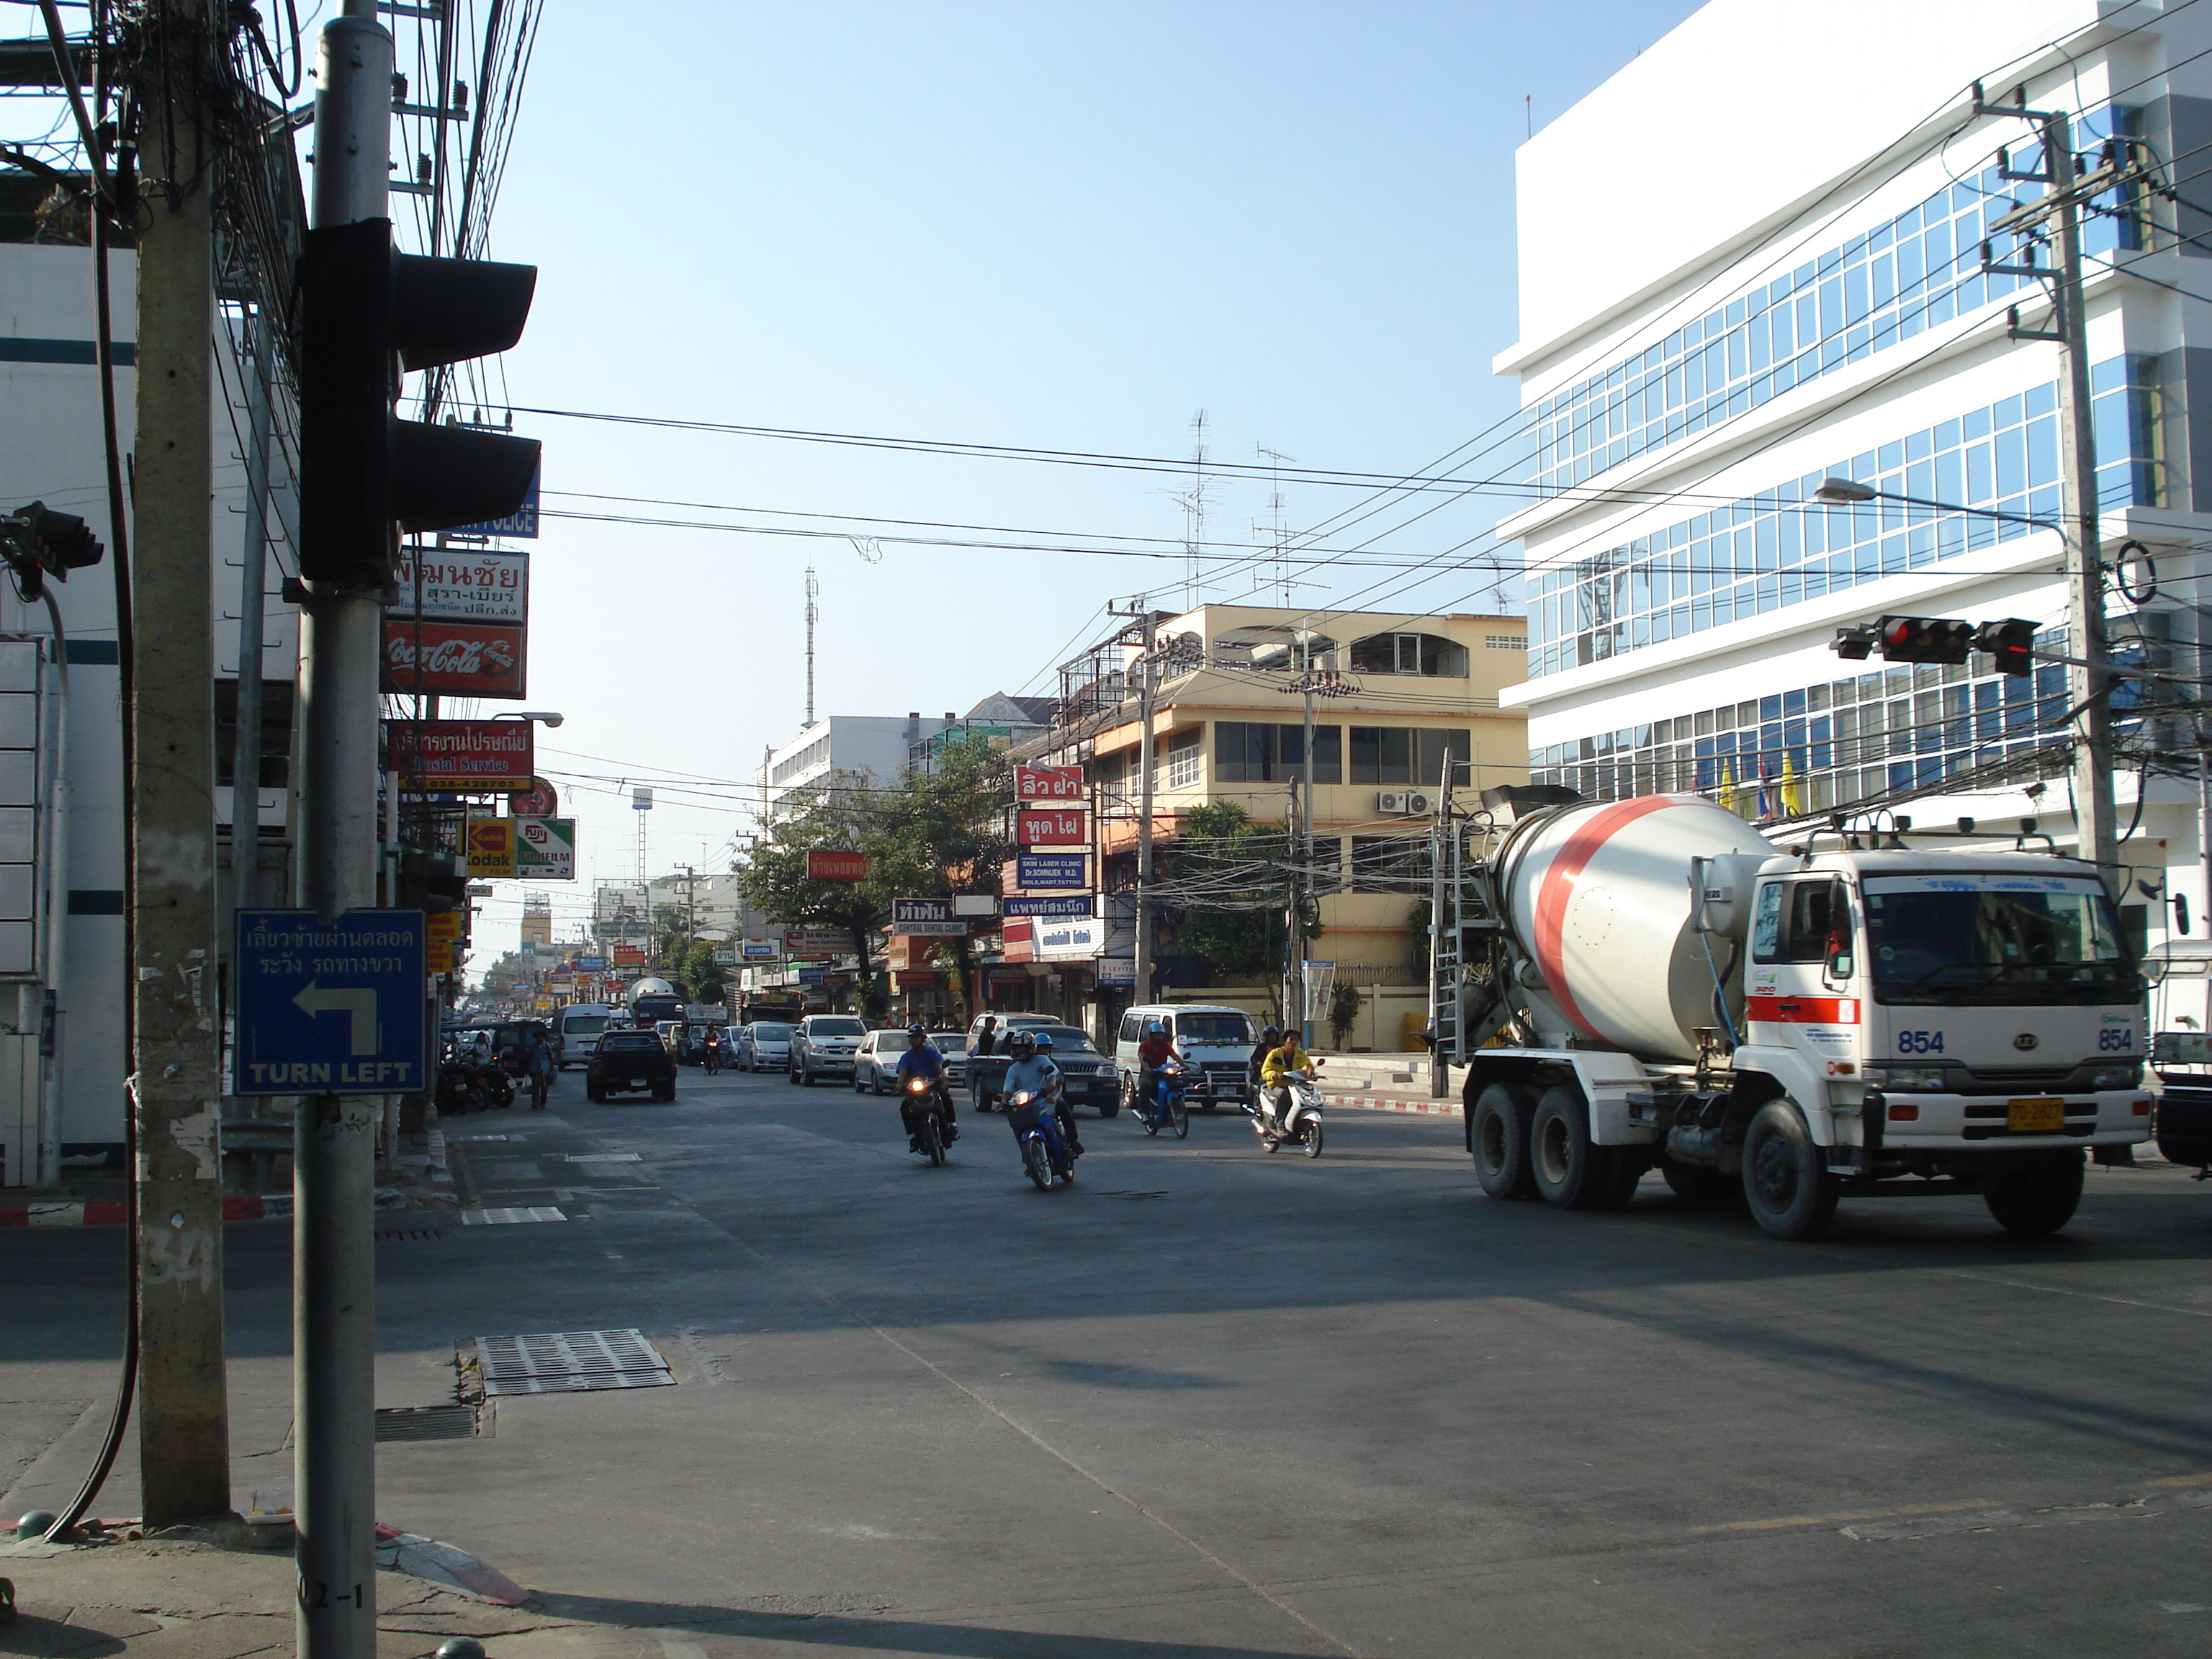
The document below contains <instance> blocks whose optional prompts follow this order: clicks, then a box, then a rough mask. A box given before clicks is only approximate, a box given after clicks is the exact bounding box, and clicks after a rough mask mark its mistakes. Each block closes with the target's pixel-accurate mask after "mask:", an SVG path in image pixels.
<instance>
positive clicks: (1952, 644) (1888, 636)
mask: <svg viewBox="0 0 2212 1659" xmlns="http://www.w3.org/2000/svg"><path fill="white" fill-rule="evenodd" d="M1875 633H1876V634H1877V635H1880V636H1881V654H1882V659H1883V660H1884V661H1886V662H1940V663H1961V662H1964V661H1966V653H1968V652H1969V651H1971V650H1972V648H1973V644H1974V625H1973V623H1967V622H1954V621H1953V620H1951V619H1950V618H1948V617H1883V618H1882V619H1881V621H1880V622H1878V623H1875Z"/></svg>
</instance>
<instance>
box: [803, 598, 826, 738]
mask: <svg viewBox="0 0 2212 1659" xmlns="http://www.w3.org/2000/svg"><path fill="white" fill-rule="evenodd" d="M821 595H822V584H821V583H820V582H818V581H817V580H815V579H814V567H813V566H812V565H811V564H810V565H808V566H807V567H806V718H805V720H803V721H802V722H800V725H799V730H800V731H802V732H803V731H805V729H806V728H807V727H808V726H811V725H813V724H814V624H815V623H817V622H819V621H820V620H821V619H822V611H821V607H820V606H818V605H816V604H815V600H816V599H819V598H820V597H821Z"/></svg>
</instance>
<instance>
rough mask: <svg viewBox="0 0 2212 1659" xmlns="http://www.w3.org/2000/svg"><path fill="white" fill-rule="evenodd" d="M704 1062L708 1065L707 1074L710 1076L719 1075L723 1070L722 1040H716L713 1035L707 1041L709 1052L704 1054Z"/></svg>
mask: <svg viewBox="0 0 2212 1659" xmlns="http://www.w3.org/2000/svg"><path fill="white" fill-rule="evenodd" d="M704 1064H705V1066H706V1067H707V1075H708V1077H714V1076H717V1075H718V1074H720V1072H721V1069H722V1045H721V1044H720V1042H715V1041H714V1039H713V1038H711V1037H710V1038H708V1041H707V1052H706V1054H705V1056H704Z"/></svg>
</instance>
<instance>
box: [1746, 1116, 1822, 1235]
mask: <svg viewBox="0 0 2212 1659" xmlns="http://www.w3.org/2000/svg"><path fill="white" fill-rule="evenodd" d="M1826 1164H1827V1160H1826V1158H1823V1157H1822V1156H1821V1153H1820V1148H1819V1147H1818V1146H1814V1144H1813V1132H1812V1131H1811V1130H1810V1129H1808V1128H1807V1127H1805V1115H1804V1114H1803V1113H1802V1112H1801V1111H1799V1110H1798V1109H1797V1105H1796V1102H1795V1101H1791V1100H1787V1099H1784V1100H1770V1101H1768V1102H1767V1103H1766V1104H1765V1105H1764V1106H1762V1107H1760V1108H1759V1115H1757V1116H1756V1117H1754V1118H1753V1119H1752V1120H1751V1127H1750V1128H1749V1129H1748V1130H1747V1131H1746V1132H1745V1133H1744V1137H1743V1196H1744V1201H1745V1202H1746V1203H1747V1204H1748V1205H1750V1206H1751V1218H1752V1219H1753V1220H1754V1221H1756V1222H1757V1223H1759V1231H1762V1232H1764V1233H1765V1234H1766V1236H1767V1237H1770V1238H1782V1239H1789V1240H1791V1241H1793V1242H1794V1241H1796V1240H1800V1239H1809V1238H1818V1237H1820V1235H1821V1234H1823V1233H1825V1232H1826V1231H1828V1224H1829V1223H1830V1222H1832V1221H1833V1220H1834V1219H1835V1218H1836V1198H1837V1188H1836V1178H1835V1177H1834V1176H1832V1175H1830V1174H1829V1173H1828V1171H1827V1168H1826Z"/></svg>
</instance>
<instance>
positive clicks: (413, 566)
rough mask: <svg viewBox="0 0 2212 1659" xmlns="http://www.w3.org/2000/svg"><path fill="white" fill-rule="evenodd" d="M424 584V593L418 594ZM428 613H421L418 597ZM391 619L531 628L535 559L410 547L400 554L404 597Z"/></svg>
mask: <svg viewBox="0 0 2212 1659" xmlns="http://www.w3.org/2000/svg"><path fill="white" fill-rule="evenodd" d="M418 583H419V589H418ZM418 591H419V592H420V593H421V595H422V609H421V611H416V593H417V592H418ZM388 614H389V615H392V616H394V617H414V616H417V615H419V616H421V617H422V618H423V619H424V620H425V621H429V620H432V619H434V618H435V619H437V620H440V621H444V622H472V623H504V624H505V625H507V627H510V628H524V627H527V626H528V625H529V623H530V555H528V554H527V553H494V552H490V551H488V550H483V549H471V548H448V547H407V548H402V549H401V550H400V553H399V597H398V600H397V601H395V602H394V604H393V605H392V608H391V611H389V613H388Z"/></svg>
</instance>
